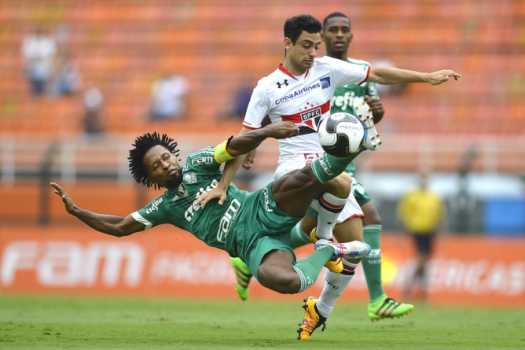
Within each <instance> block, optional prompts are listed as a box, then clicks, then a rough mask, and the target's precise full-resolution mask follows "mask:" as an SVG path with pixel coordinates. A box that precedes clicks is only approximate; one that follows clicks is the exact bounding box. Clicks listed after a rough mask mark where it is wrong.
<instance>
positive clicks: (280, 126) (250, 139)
mask: <svg viewBox="0 0 525 350" xmlns="http://www.w3.org/2000/svg"><path fill="white" fill-rule="evenodd" d="M298 133H299V129H298V128H297V126H296V125H295V124H293V123H290V122H279V123H272V124H269V125H267V126H265V127H264V128H261V129H257V130H250V129H247V128H244V127H243V128H242V129H241V132H240V133H239V135H238V136H237V137H235V138H233V139H232V140H231V141H230V142H229V143H228V146H227V147H226V151H227V152H228V153H229V154H230V156H232V157H234V158H233V159H232V160H230V161H228V162H226V165H225V166H224V172H223V174H222V177H221V180H220V182H219V186H217V188H214V189H213V190H211V191H209V192H205V193H203V194H202V195H200V196H199V197H197V199H196V200H195V205H199V204H200V205H201V207H204V206H205V205H206V203H208V202H209V201H210V200H212V199H216V198H217V199H219V204H221V205H222V203H224V201H225V200H226V196H227V190H228V187H229V186H230V183H231V182H232V180H233V177H234V175H235V173H236V172H237V170H238V169H239V167H240V166H241V164H242V162H243V161H244V157H245V154H246V153H249V152H250V151H252V150H254V149H256V148H257V147H258V146H259V145H260V144H261V143H262V142H263V141H264V140H266V139H267V138H275V139H282V138H287V137H292V136H294V135H297V134H298Z"/></svg>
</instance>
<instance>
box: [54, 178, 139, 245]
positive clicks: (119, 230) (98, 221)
mask: <svg viewBox="0 0 525 350" xmlns="http://www.w3.org/2000/svg"><path fill="white" fill-rule="evenodd" d="M51 187H53V188H54V189H55V193H56V194H57V195H58V196H59V197H60V198H62V202H64V206H65V208H66V211H67V212H68V213H69V214H71V215H73V216H75V217H77V218H78V219H79V220H81V221H82V222H84V223H85V224H86V225H88V226H89V227H91V228H93V229H95V230H97V231H100V232H102V233H105V234H108V235H111V236H115V237H123V236H128V235H130V234H132V233H135V232H139V231H143V230H144V224H141V223H140V222H138V221H136V220H135V219H133V217H132V216H131V215H128V216H126V217H122V216H114V215H104V214H97V213H94V212H91V211H89V210H84V209H81V208H79V207H77V206H76V205H75V203H74V202H73V200H72V199H71V196H70V195H69V194H68V193H67V192H66V191H65V190H64V189H63V188H62V187H61V186H60V185H59V184H57V183H55V182H51Z"/></svg>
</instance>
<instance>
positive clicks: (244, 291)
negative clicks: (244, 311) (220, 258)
mask: <svg viewBox="0 0 525 350" xmlns="http://www.w3.org/2000/svg"><path fill="white" fill-rule="evenodd" d="M230 261H231V262H232V266H233V271H235V290H237V294H239V298H241V299H242V300H246V299H248V296H249V295H250V290H249V289H248V286H249V284H250V279H251V278H252V276H253V275H252V273H251V271H250V269H249V268H248V266H246V264H245V263H244V261H242V260H241V259H240V258H230Z"/></svg>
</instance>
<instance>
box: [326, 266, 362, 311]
mask: <svg viewBox="0 0 525 350" xmlns="http://www.w3.org/2000/svg"><path fill="white" fill-rule="evenodd" d="M343 264H344V265H345V266H344V268H345V269H344V270H343V272H342V273H334V272H332V271H326V280H325V283H324V287H323V291H322V292H321V296H320V297H319V300H318V301H317V311H319V313H320V314H321V316H323V317H326V318H328V316H330V314H331V313H332V310H333V309H334V306H335V302H336V301H337V299H339V297H340V296H341V295H342V294H343V292H344V291H345V289H346V287H347V286H348V284H349V283H350V281H351V280H352V277H354V270H355V268H356V267H357V266H358V264H353V263H351V262H348V261H346V260H343Z"/></svg>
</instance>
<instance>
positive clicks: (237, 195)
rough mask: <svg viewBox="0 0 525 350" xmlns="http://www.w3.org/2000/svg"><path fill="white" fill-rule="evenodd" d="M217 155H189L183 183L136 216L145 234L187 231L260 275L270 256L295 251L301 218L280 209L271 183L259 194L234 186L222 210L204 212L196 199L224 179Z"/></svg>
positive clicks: (210, 206) (214, 206) (212, 207)
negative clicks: (293, 238) (168, 228)
mask: <svg viewBox="0 0 525 350" xmlns="http://www.w3.org/2000/svg"><path fill="white" fill-rule="evenodd" d="M214 150H215V147H207V148H205V149H203V150H200V151H198V152H195V153H193V154H190V155H189V156H188V158H187V159H186V164H185V165H184V166H183V167H182V183H181V184H180V185H179V186H178V187H176V188H174V189H172V190H169V191H166V192H165V193H164V194H162V195H160V196H158V197H156V198H155V199H153V200H152V201H151V202H150V203H149V204H148V205H146V206H145V207H144V208H142V209H140V210H138V211H136V212H134V213H132V214H131V215H132V216H133V218H134V219H135V220H137V221H138V222H141V223H143V224H144V225H145V226H146V227H145V230H147V229H150V228H152V227H155V226H158V225H161V224H171V225H174V226H176V227H179V228H181V229H183V230H186V231H188V232H190V233H192V234H193V235H194V236H196V237H197V238H198V239H200V240H201V241H203V242H204V243H205V244H206V245H208V246H210V247H215V248H219V249H223V250H225V251H227V252H228V253H229V254H230V255H231V256H239V257H240V258H242V259H243V261H245V262H247V263H249V266H250V268H251V269H252V271H257V267H258V266H259V264H260V262H261V260H262V258H263V257H264V255H265V254H266V253H267V252H269V251H271V250H275V249H281V250H288V251H290V252H292V249H291V248H290V247H289V241H290V230H291V229H292V228H293V227H294V226H295V224H296V223H297V222H298V221H299V220H300V218H299V217H297V218H296V217H292V216H290V215H288V214H286V213H285V212H283V211H282V210H281V209H279V208H278V207H277V205H276V203H275V200H274V199H273V193H272V191H271V188H272V183H270V184H269V185H267V186H266V187H264V188H263V189H261V190H258V191H255V192H247V191H243V190H239V189H238V188H237V187H235V185H234V184H230V187H229V188H228V195H227V198H226V200H225V201H224V203H223V204H222V205H219V204H218V201H210V202H208V203H207V204H206V206H205V207H204V208H201V207H200V205H195V204H194V201H195V198H196V197H197V196H199V195H201V194H202V193H205V192H208V191H211V190H212V189H214V188H216V187H217V186H218V184H219V181H220V179H221V175H222V170H221V169H220V165H221V163H219V162H218V161H217V160H216V159H215V158H214ZM254 274H255V273H254Z"/></svg>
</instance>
